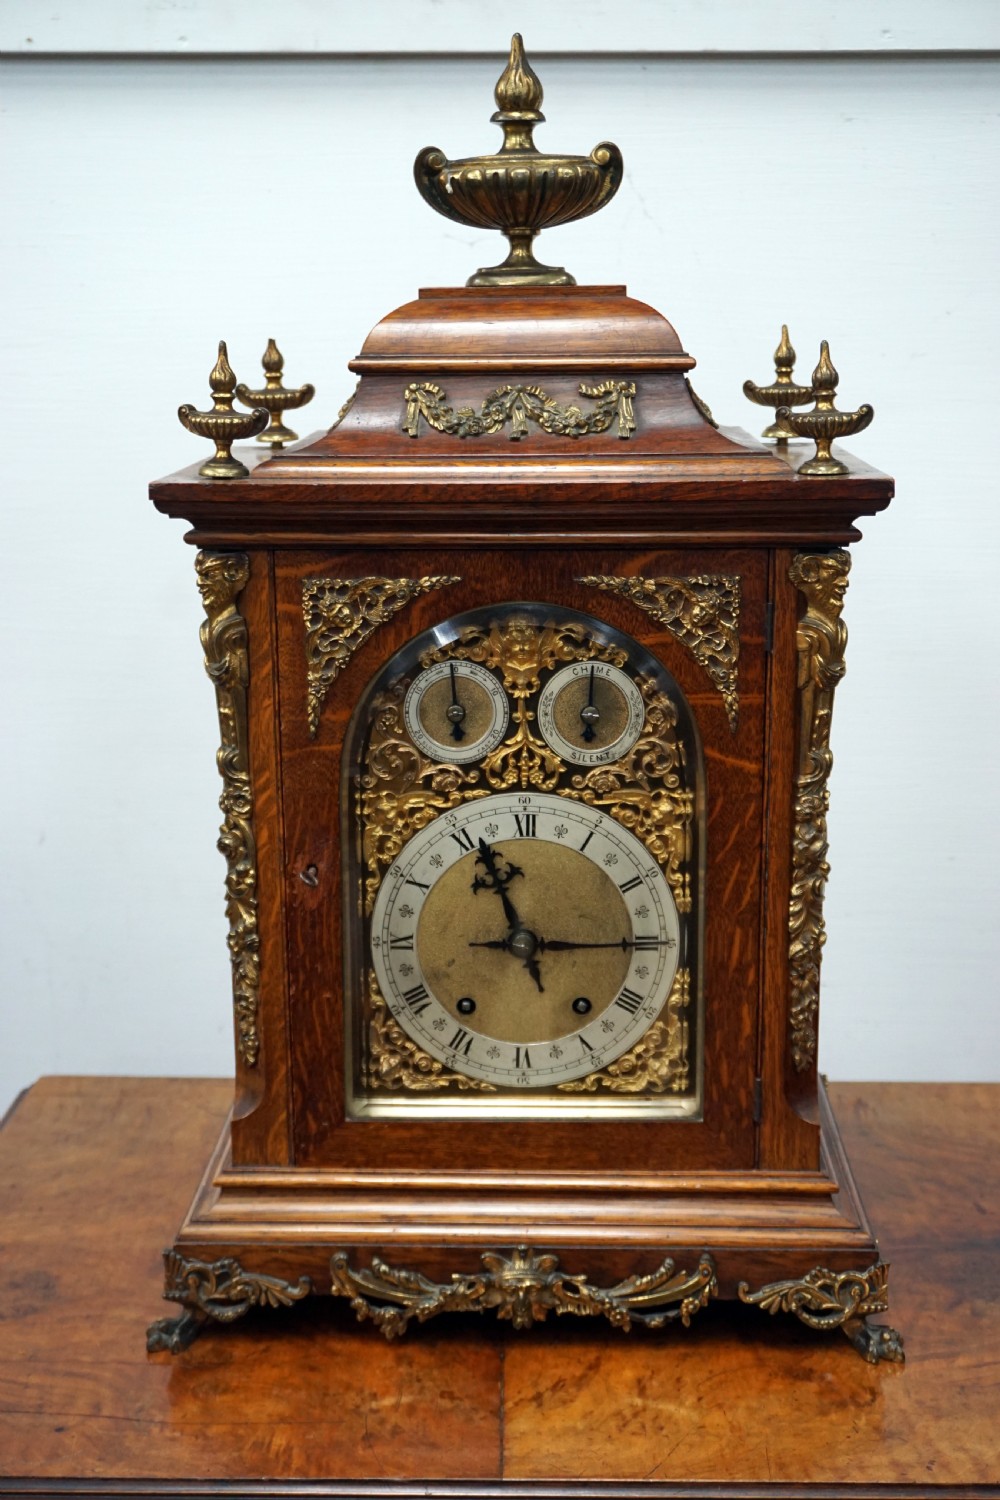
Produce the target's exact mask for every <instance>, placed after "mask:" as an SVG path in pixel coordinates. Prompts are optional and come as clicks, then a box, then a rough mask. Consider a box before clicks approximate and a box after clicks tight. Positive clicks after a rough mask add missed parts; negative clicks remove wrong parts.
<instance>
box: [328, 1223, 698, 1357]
mask: <svg viewBox="0 0 1000 1500" xmlns="http://www.w3.org/2000/svg"><path fill="white" fill-rule="evenodd" d="M482 1263H483V1269H482V1271H479V1272H475V1273H473V1274H472V1275H462V1274H461V1273H460V1272H455V1273H454V1274H453V1275H452V1277H451V1280H450V1281H446V1282H436V1281H431V1280H429V1278H428V1277H426V1276H424V1275H422V1274H421V1272H419V1271H411V1270H407V1269H404V1268H401V1267H397V1266H390V1265H387V1264H386V1262H385V1261H384V1260H380V1259H379V1258H378V1257H377V1256H376V1257H373V1259H372V1264H371V1269H370V1270H364V1269H359V1270H354V1269H353V1268H352V1267H351V1266H350V1264H349V1263H348V1258H347V1255H346V1253H345V1252H343V1251H338V1252H337V1253H336V1254H335V1255H334V1256H333V1258H332V1260H331V1262H330V1279H331V1291H332V1293H333V1295H334V1296H335V1297H349V1298H350V1301H351V1306H352V1308H353V1309H354V1311H355V1313H356V1314H357V1318H358V1322H359V1323H363V1322H365V1321H366V1320H369V1319H370V1320H371V1321H372V1322H373V1323H374V1324H375V1325H376V1327H377V1328H379V1329H380V1330H381V1332H382V1333H383V1334H384V1335H385V1337H386V1338H387V1339H393V1338H398V1337H399V1335H400V1334H402V1333H405V1332H406V1329H407V1327H408V1325H409V1324H410V1323H411V1322H412V1321H413V1320H414V1319H415V1320H416V1321H417V1322H418V1323H426V1322H427V1321H428V1319H430V1318H436V1317H438V1316H439V1315H440V1314H441V1313H466V1312H477V1313H483V1312H496V1315H497V1317H498V1318H501V1319H503V1320H505V1321H506V1322H509V1323H511V1324H512V1325H513V1326H514V1327H515V1328H518V1329H524V1328H530V1327H531V1326H532V1324H534V1323H543V1322H544V1321H545V1319H546V1317H547V1316H548V1314H549V1313H550V1312H554V1313H555V1314H556V1315H557V1316H560V1315H563V1314H566V1313H569V1314H570V1315H571V1316H573V1317H577V1318H589V1317H603V1318H606V1319H607V1320H608V1322H609V1323H611V1324H612V1325H613V1326H614V1327H615V1328H620V1329H622V1331H623V1332H625V1333H627V1332H628V1331H629V1329H630V1328H631V1327H632V1325H633V1323H643V1324H645V1326H646V1327H647V1328H664V1327H666V1325H667V1324H668V1323H681V1324H682V1325H683V1326H684V1327H685V1328H687V1327H689V1326H690V1324H691V1319H692V1318H693V1317H694V1315H695V1313H696V1312H698V1311H699V1309H700V1308H703V1307H705V1306H706V1305H707V1303H708V1301H709V1299H710V1298H711V1297H714V1296H717V1295H718V1290H719V1288H718V1282H717V1280H716V1275H715V1264H714V1262H713V1260H712V1257H711V1256H710V1255H708V1254H707V1253H706V1254H703V1255H702V1256H701V1258H700V1259H699V1261H698V1264H697V1266H696V1267H695V1269H694V1270H693V1271H679V1270H678V1269H677V1267H676V1265H675V1263H674V1262H673V1261H672V1260H669V1259H668V1260H664V1261H663V1262H662V1264H661V1265H660V1266H658V1267H657V1269H656V1270H655V1271H653V1272H651V1273H650V1274H649V1275H647V1276H628V1277H626V1278H625V1280H624V1281H619V1282H618V1283H617V1284H616V1285H615V1286H610V1287H596V1286H592V1285H591V1284H590V1282H589V1281H588V1280H587V1277H586V1276H580V1275H576V1276H574V1275H570V1274H569V1273H568V1272H566V1271H561V1270H560V1269H559V1258H558V1256H555V1255H551V1254H545V1253H542V1254H539V1253H538V1252H536V1251H535V1250H532V1249H529V1247H528V1246H527V1245H518V1246H517V1247H516V1248H515V1249H514V1250H513V1251H512V1252H511V1254H510V1255H509V1256H506V1255H503V1254H501V1253H499V1252H495V1251H487V1252H486V1253H485V1254H484V1255H483V1257H482Z"/></svg>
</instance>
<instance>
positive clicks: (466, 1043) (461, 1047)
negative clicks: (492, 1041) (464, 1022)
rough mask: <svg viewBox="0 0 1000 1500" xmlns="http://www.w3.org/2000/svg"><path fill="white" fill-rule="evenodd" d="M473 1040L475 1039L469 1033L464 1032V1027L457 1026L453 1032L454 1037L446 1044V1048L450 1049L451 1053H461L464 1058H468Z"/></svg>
mask: <svg viewBox="0 0 1000 1500" xmlns="http://www.w3.org/2000/svg"><path fill="white" fill-rule="evenodd" d="M475 1040H476V1039H475V1037H474V1036H473V1035H472V1033H471V1032H469V1031H466V1029H465V1027H464V1026H459V1028H458V1030H457V1031H456V1032H455V1035H454V1036H453V1037H452V1039H451V1041H450V1042H449V1043H448V1046H449V1047H450V1048H451V1050H452V1052H461V1053H463V1054H464V1055H465V1056H466V1057H468V1055H469V1048H470V1047H471V1046H472V1044H473V1042H474V1041H475Z"/></svg>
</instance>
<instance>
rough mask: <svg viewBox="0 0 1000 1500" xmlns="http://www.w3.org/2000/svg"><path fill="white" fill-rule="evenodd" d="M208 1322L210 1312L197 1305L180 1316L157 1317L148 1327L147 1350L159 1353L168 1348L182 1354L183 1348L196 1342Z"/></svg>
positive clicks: (174, 1352)
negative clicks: (203, 1310)
mask: <svg viewBox="0 0 1000 1500" xmlns="http://www.w3.org/2000/svg"><path fill="white" fill-rule="evenodd" d="M207 1322H208V1313H205V1312H202V1311H201V1309H200V1308H197V1307H190V1308H188V1310H187V1312H182V1313H181V1315H180V1317H178V1318H157V1319H156V1322H155V1323H150V1325H149V1327H148V1328H147V1329H146V1351H147V1353H149V1354H159V1353H161V1352H162V1351H163V1350H166V1352H167V1353H168V1354H180V1352H181V1350H182V1349H187V1348H188V1347H189V1346H190V1345H191V1344H193V1343H194V1341H195V1339H196V1338H197V1337H198V1335H199V1333H201V1330H202V1329H203V1328H204V1326H205V1324H206V1323H207Z"/></svg>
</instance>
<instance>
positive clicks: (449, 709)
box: [403, 661, 508, 765]
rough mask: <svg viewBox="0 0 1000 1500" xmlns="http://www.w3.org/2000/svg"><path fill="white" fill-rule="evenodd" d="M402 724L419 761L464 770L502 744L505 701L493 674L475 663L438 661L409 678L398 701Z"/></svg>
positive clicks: (506, 708) (505, 723)
mask: <svg viewBox="0 0 1000 1500" xmlns="http://www.w3.org/2000/svg"><path fill="white" fill-rule="evenodd" d="M403 718H404V721H405V723H406V727H407V729H408V731H409V733H410V737H411V739H412V740H413V743H414V744H415V745H417V746H418V747H419V749H421V750H422V751H423V752H424V754H425V755H430V756H433V757H434V758H435V759H436V760H447V761H452V762H455V763H457V764H458V765H465V764H467V763H468V762H469V761H473V760H479V759H480V758H481V757H482V756H484V755H487V754H488V753H489V751H490V750H492V749H494V748H495V747H496V746H497V745H498V744H499V743H500V741H501V740H502V739H503V736H504V732H505V730H506V728H507V718H508V706H507V695H506V693H505V692H504V690H503V688H502V686H501V685H500V683H499V682H498V681H497V679H496V678H495V677H494V675H493V673H492V672H488V671H487V670H486V668H485V667H481V666H479V665H477V663H476V662H471V661H442V662H438V663H436V664H435V665H434V666H432V667H428V668H426V670H425V671H423V672H420V673H419V674H418V676H417V677H415V678H414V680H413V682H412V683H411V684H410V687H409V690H408V691H407V694H406V697H405V699H404V700H403Z"/></svg>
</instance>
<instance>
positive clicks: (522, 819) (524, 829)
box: [514, 813, 538, 839]
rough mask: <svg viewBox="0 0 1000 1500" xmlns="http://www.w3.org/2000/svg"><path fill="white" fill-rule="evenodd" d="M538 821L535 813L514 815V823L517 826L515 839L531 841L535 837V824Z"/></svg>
mask: <svg viewBox="0 0 1000 1500" xmlns="http://www.w3.org/2000/svg"><path fill="white" fill-rule="evenodd" d="M537 820H538V814H537V813H515V814H514V823H515V824H516V826H517V837H518V838H519V839H533V838H536V837H537V830H536V828H535V824H536V822H537Z"/></svg>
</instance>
